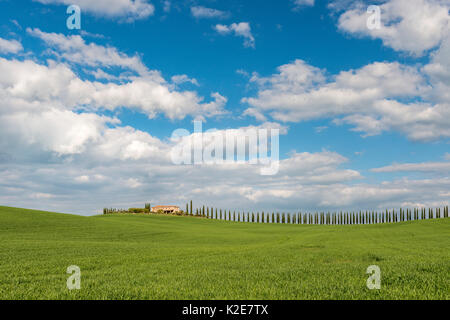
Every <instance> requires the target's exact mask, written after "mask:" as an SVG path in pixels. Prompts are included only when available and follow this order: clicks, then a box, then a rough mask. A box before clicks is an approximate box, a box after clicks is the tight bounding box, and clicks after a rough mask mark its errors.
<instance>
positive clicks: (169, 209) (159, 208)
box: [152, 206, 181, 213]
mask: <svg viewBox="0 0 450 320" xmlns="http://www.w3.org/2000/svg"><path fill="white" fill-rule="evenodd" d="M160 211H162V212H164V213H178V212H181V210H180V207H178V206H154V207H153V208H152V212H160Z"/></svg>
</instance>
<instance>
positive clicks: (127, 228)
mask: <svg viewBox="0 0 450 320" xmlns="http://www.w3.org/2000/svg"><path fill="white" fill-rule="evenodd" d="M374 264H375V265H378V266H379V267H380V268H381V271H382V283H381V290H368V289H367V287H366V280H367V278H368V275H367V274H366V269H367V267H368V266H369V265H374ZM70 265H77V266H79V267H80V268H81V290H72V291H69V290H68V289H67V287H66V280H67V278H68V277H69V275H68V274H66V269H67V267H68V266H70ZM449 271H450V219H439V220H426V221H419V222H403V223H397V224H382V225H347V226H311V225H276V224H248V223H234V222H224V221H216V220H206V219H199V218H191V217H173V216H129V215H123V216H119V215H106V216H96V217H81V216H73V215H65V214H58V213H48V212H40V211H32V210H25V209H15V208H7V207H0V299H449V298H450V284H449Z"/></svg>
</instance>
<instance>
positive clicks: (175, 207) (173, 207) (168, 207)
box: [153, 206, 179, 208]
mask: <svg viewBox="0 0 450 320" xmlns="http://www.w3.org/2000/svg"><path fill="white" fill-rule="evenodd" d="M153 208H179V207H178V206H154V207H153Z"/></svg>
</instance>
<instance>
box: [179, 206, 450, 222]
mask: <svg viewBox="0 0 450 320" xmlns="http://www.w3.org/2000/svg"><path fill="white" fill-rule="evenodd" d="M185 213H186V214H188V215H191V216H196V217H203V218H207V219H217V220H226V221H236V222H253V223H288V224H328V225H343V224H377V223H394V222H402V221H412V220H425V219H438V218H448V206H446V207H444V208H443V210H441V208H436V209H433V208H428V209H426V208H414V209H402V208H401V209H399V210H398V211H396V210H395V209H394V210H386V211H381V212H380V211H358V212H342V211H341V212H315V213H302V212H298V213H294V214H292V213H284V212H282V213H279V212H276V213H275V212H272V213H265V212H264V211H263V212H261V213H260V212H256V213H254V212H240V211H238V212H236V211H233V212H232V211H231V210H223V209H218V208H212V207H206V206H202V207H200V208H196V209H195V211H194V209H193V204H192V200H191V201H190V203H188V204H186V212H185Z"/></svg>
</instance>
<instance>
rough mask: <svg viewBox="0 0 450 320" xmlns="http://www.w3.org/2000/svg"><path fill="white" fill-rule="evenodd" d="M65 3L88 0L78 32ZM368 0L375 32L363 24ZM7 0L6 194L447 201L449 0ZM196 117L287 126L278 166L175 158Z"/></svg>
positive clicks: (22, 200)
mask: <svg viewBox="0 0 450 320" xmlns="http://www.w3.org/2000/svg"><path fill="white" fill-rule="evenodd" d="M69 4H77V5H79V6H80V8H81V21H82V25H81V29H80V30H69V29H68V28H67V26H66V19H67V18H68V16H69V15H68V14H67V13H66V9H67V7H68V5H69ZM372 4H376V5H378V6H379V8H380V10H381V11H380V12H381V16H380V18H381V23H382V27H381V28H380V29H379V30H369V29H368V28H367V26H366V24H365V22H366V20H367V19H368V17H369V14H368V13H367V12H366V9H367V7H368V6H369V5H372ZM0 9H1V10H0V21H2V23H1V24H0V58H1V59H3V61H2V64H1V65H0V68H2V69H3V70H2V71H3V72H2V73H3V74H4V75H5V78H4V79H2V80H1V82H0V90H1V91H0V94H1V96H3V97H5V98H4V99H3V100H4V102H3V103H2V105H1V109H3V111H2V112H1V113H0V124H2V127H3V129H0V133H2V136H3V138H2V140H3V141H1V144H0V146H1V147H2V150H3V153H2V154H0V155H1V157H0V160H1V161H0V172H1V175H0V177H2V180H0V190H2V192H1V193H0V203H1V204H5V205H16V206H28V207H30V206H31V207H35V208H36V207H39V208H42V209H52V208H53V209H55V210H61V211H66V212H74V213H80V214H93V213H95V212H98V210H100V209H101V208H103V207H104V206H114V207H127V206H134V205H138V204H140V203H141V202H142V203H144V202H147V201H151V202H152V203H163V202H171V203H175V204H179V205H184V203H185V202H186V201H187V200H189V199H194V201H195V202H196V203H198V204H200V203H201V204H203V203H205V204H207V205H212V206H221V207H223V208H231V207H230V206H232V208H231V209H243V210H247V209H254V210H264V209H266V210H292V211H296V210H335V209H337V208H342V209H346V208H361V209H372V208H373V209H381V208H383V207H385V206H389V207H391V206H437V205H445V204H448V202H449V200H448V199H450V179H449V176H448V174H449V171H450V161H449V160H450V159H449V155H448V152H449V141H450V139H449V138H450V130H449V129H448V125H447V124H446V122H448V121H445V120H444V119H448V116H449V115H450V96H449V94H448V92H450V90H448V89H450V61H449V54H448V52H449V47H450V40H449V39H450V36H449V28H450V25H449V15H448V11H449V10H448V9H449V3H448V1H446V0H428V1H425V0H414V1H409V2H408V1H404V0H385V1H370V2H367V1H345V0H336V1H332V0H330V1H320V0H316V1H305V0H297V1H295V0H279V1H269V0H267V1H258V2H256V1H235V0H231V1H218V0H217V1H214V0H210V1H159V0H158V1H144V0H142V1H132V0H114V1H111V2H109V3H108V4H106V5H104V4H103V2H98V3H91V2H90V1H85V0H73V1H65V0H37V1H22V0H20V1H8V0H3V1H0ZM430 21H432V23H431V24H432V25H431V26H430V25H429V24H430ZM421 24H422V25H423V27H419V28H417V26H421ZM221 30H222V31H221ZM2 40H3V41H2ZM55 66H56V67H55ZM283 66H284V67H283ZM283 70H285V71H284V72H283ZM100 71H101V72H102V75H103V76H99V74H100V73H99V72H100ZM8 72H9V73H11V75H14V76H12V77H9V78H8ZM27 72H28V73H27ZM69 73H70V75H69ZM105 75H106V76H105ZM180 75H183V78H180V77H178V79H185V80H186V79H187V81H185V82H183V83H178V82H177V81H176V80H175V79H177V78H173V77H176V76H180ZM40 77H42V78H40ZM119 77H120V78H119ZM7 78H8V79H7ZM9 79H12V80H9ZM29 79H35V80H36V81H35V82H34V80H31V81H29ZM14 81H15V82H14ZM44 88H51V89H50V90H49V92H48V93H45V94H44V93H43V92H46V90H43V89H44ZM106 88H108V90H106ZM36 90H37V91H38V92H40V94H37V93H36V92H37V91H36ZM153 90H155V91H153ZM150 91H151V92H152V93H151V94H150V93H149V92H150ZM216 93H217V94H218V95H215V96H211V94H216ZM115 97H116V98H115ZM134 97H136V99H137V100H139V101H138V102H136V101H134V100H133V98H134ZM218 97H219V98H218ZM221 99H222V100H221ZM210 102H213V104H212V105H210V106H206V104H208V103H210ZM102 117H103V118H102ZM104 117H109V119H110V120H108V121H105V120H104ZM446 117H447V118H446ZM102 119H103V120H102ZM111 119H113V120H111ZM195 119H201V120H203V121H204V127H205V128H206V129H208V128H217V129H219V130H226V129H239V128H246V127H249V126H255V127H258V126H263V125H267V124H269V125H271V126H275V127H282V128H283V129H284V130H285V132H284V134H282V135H281V137H280V157H281V159H282V165H281V170H280V173H279V174H278V175H277V176H275V177H271V178H263V177H260V176H258V175H257V174H253V173H252V172H253V171H252V170H253V169H251V168H246V167H242V168H241V167H239V168H237V169H232V170H231V171H230V169H223V168H215V169H214V168H209V167H195V168H193V167H182V168H179V167H174V166H172V165H171V164H170V163H169V162H168V161H167V159H164V156H162V155H161V154H162V153H165V152H166V150H168V148H170V141H169V138H170V136H171V134H172V131H173V130H175V129H177V128H185V129H188V130H190V131H192V128H193V124H192V121H193V120H195ZM15 121H17V123H15ZM28 121H32V122H33V124H32V125H30V126H27V125H23V124H24V123H29V122H28ZM102 121H105V122H102ZM63 122H64V123H65V124H64V125H61V123H63ZM126 128H127V129H126ZM71 130H72V131H73V132H72V131H71ZM125 131H126V132H125ZM68 132H70V134H69V133H68ZM119 139H122V140H123V141H122V140H120V141H119ZM99 150H102V151H103V152H104V153H105V156H104V157H103V158H102V157H100V156H99V155H98V153H99ZM130 150H132V151H133V155H131V156H130V154H129V153H130V152H131V151H130ZM155 153H160V154H159V155H155ZM99 159H101V160H99ZM283 161H284V162H283ZM52 177H53V178H54V179H52ZM180 181H183V183H180ZM429 185H432V187H430V186H429ZM424 190H426V191H424ZM117 194H120V196H117ZM230 203H233V205H231V204H230Z"/></svg>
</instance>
